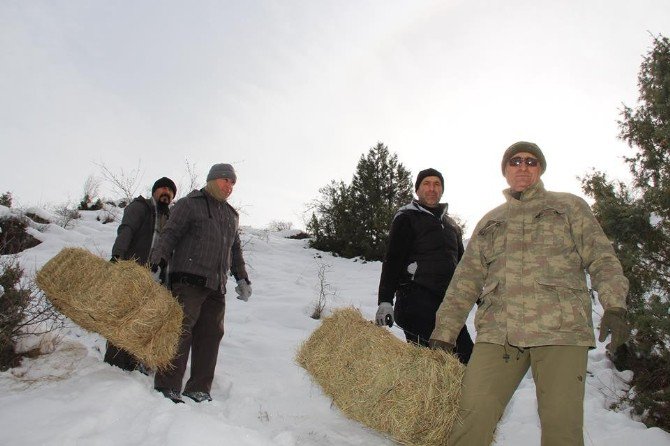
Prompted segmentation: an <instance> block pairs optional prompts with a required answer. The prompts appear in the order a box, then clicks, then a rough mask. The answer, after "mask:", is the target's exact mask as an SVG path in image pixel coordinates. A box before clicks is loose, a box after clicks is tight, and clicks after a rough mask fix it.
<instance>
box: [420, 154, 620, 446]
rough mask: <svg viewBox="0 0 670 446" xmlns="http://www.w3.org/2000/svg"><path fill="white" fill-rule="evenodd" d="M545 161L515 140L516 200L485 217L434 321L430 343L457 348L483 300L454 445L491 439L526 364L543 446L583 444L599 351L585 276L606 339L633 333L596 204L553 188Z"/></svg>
mask: <svg viewBox="0 0 670 446" xmlns="http://www.w3.org/2000/svg"><path fill="white" fill-rule="evenodd" d="M545 169H546V160H545V157H544V155H543V154H542V151H541V150H540V148H539V147H538V146H537V145H535V144H533V143H528V142H518V143H515V144H513V145H512V146H510V147H509V148H508V149H507V151H506V152H505V154H504V155H503V160H502V171H503V175H504V176H505V178H506V180H507V183H508V184H509V186H510V188H509V189H507V190H505V191H504V194H505V198H506V200H507V201H506V203H504V204H503V205H501V206H498V207H497V208H495V209H493V210H492V211H490V212H489V213H488V214H486V215H485V216H484V217H483V218H482V219H481V220H480V222H479V223H478V224H477V226H476V228H475V230H474V232H473V236H472V238H471V239H470V242H469V243H468V246H467V248H466V251H465V254H464V256H463V259H462V260H461V262H460V263H459V265H458V267H457V269H456V272H455V274H454V277H453V279H452V281H451V284H450V286H449V288H448V290H447V292H446V295H445V298H444V303H443V304H442V305H441V306H440V308H439V310H438V313H437V316H436V326H435V329H434V331H433V333H432V335H431V341H430V344H431V346H432V347H434V348H437V347H439V348H447V349H451V348H452V346H453V344H454V342H455V339H456V336H457V335H458V333H459V331H460V329H461V327H462V326H463V322H464V321H465V319H466V317H467V315H468V313H469V312H470V309H471V308H472V306H473V305H474V304H475V303H477V304H478V309H477V313H476V315H475V328H476V330H477V336H476V342H475V346H474V350H473V353H472V357H471V359H470V363H469V365H468V367H467V369H466V372H465V376H464V378H463V387H462V392H461V401H460V408H459V415H460V421H459V422H457V423H455V424H454V428H453V430H452V433H451V436H450V441H449V444H450V445H468V446H473V445H489V444H490V443H491V441H492V439H493V432H494V431H495V427H496V425H497V423H498V421H499V419H500V417H501V416H502V414H503V412H504V410H505V407H506V406H507V403H508V402H509V400H510V399H511V397H512V395H513V394H514V391H515V389H516V388H517V386H518V385H519V383H520V382H521V379H522V378H523V377H524V375H525V374H526V372H527V371H528V369H529V368H530V369H531V370H532V373H533V379H534V381H535V385H536V388H537V400H538V412H539V415H540V422H541V427H542V445H543V446H549V445H582V444H583V432H582V428H583V400H584V382H585V378H586V363H587V353H588V349H589V348H593V347H595V338H594V335H593V322H592V320H591V313H592V309H591V298H590V295H589V292H588V289H587V283H586V275H585V271H586V272H588V274H589V275H590V278H591V284H592V286H593V289H594V290H596V291H597V292H598V298H599V300H600V302H601V304H602V306H603V308H604V309H605V313H604V315H603V318H602V320H601V327H600V340H601V341H604V340H605V338H606V336H607V335H608V334H609V333H610V332H611V334H612V339H611V343H610V344H609V345H608V349H610V350H611V351H614V350H615V349H616V348H617V347H618V346H619V345H621V344H622V343H623V342H625V341H626V339H627V337H628V326H627V324H626V321H625V313H626V310H625V308H626V295H627V293H628V280H627V279H626V277H624V275H623V271H622V268H621V264H620V263H619V260H618V259H617V258H616V256H615V254H614V250H613V248H612V246H611V243H610V241H609V240H608V239H607V237H606V236H605V234H604V232H603V230H602V228H601V227H600V225H599V224H598V222H597V221H596V219H595V217H594V216H593V214H592V212H591V210H590V208H589V206H588V204H587V203H586V202H585V201H584V200H583V199H581V198H579V197H577V196H575V195H572V194H569V193H558V192H549V191H546V190H545V189H544V185H543V183H542V181H540V176H541V175H542V174H543V173H544V171H545Z"/></svg>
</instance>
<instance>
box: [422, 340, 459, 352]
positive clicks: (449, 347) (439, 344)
mask: <svg viewBox="0 0 670 446" xmlns="http://www.w3.org/2000/svg"><path fill="white" fill-rule="evenodd" d="M428 346H429V347H430V348H432V349H433V350H444V351H445V352H447V353H454V349H455V348H456V347H454V344H450V343H448V342H444V341H440V340H439V339H430V340H429V341H428Z"/></svg>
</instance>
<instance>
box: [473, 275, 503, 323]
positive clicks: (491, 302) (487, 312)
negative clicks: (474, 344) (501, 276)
mask: <svg viewBox="0 0 670 446" xmlns="http://www.w3.org/2000/svg"><path fill="white" fill-rule="evenodd" d="M497 289H498V281H497V280H496V281H494V282H491V283H489V284H488V285H485V286H484V288H482V292H481V294H480V295H479V299H477V302H478V304H479V307H478V308H477V312H476V313H475V328H476V329H477V331H478V332H479V331H480V328H481V326H482V325H483V324H487V323H490V322H495V314H496V313H497V312H499V311H500V302H499V299H497V298H496V297H497V296H496V294H497V293H496V290H497Z"/></svg>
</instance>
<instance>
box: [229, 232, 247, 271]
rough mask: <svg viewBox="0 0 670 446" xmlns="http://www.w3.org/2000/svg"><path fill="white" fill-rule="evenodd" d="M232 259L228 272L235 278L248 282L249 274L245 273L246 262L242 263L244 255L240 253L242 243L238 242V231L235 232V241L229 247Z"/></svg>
mask: <svg viewBox="0 0 670 446" xmlns="http://www.w3.org/2000/svg"><path fill="white" fill-rule="evenodd" d="M231 256H232V261H231V263H230V272H231V273H232V275H233V276H234V277H235V280H240V279H246V280H247V281H248V282H249V283H251V281H250V280H249V274H248V273H247V268H246V264H245V263H244V256H243V255H242V243H241V242H240V233H239V232H237V233H235V241H234V242H233V247H232V248H231Z"/></svg>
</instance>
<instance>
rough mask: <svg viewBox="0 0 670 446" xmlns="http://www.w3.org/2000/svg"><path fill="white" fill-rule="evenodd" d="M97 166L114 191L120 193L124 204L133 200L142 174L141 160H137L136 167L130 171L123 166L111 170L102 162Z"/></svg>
mask: <svg viewBox="0 0 670 446" xmlns="http://www.w3.org/2000/svg"><path fill="white" fill-rule="evenodd" d="M98 166H99V167H100V170H101V172H102V176H103V177H104V179H105V180H107V181H108V182H109V183H110V184H111V185H112V188H113V189H114V190H115V191H116V192H118V193H120V194H121V196H122V199H123V201H124V202H125V203H126V204H128V203H130V202H131V201H133V197H135V193H136V192H137V188H138V187H139V184H140V181H141V180H142V176H143V172H142V170H141V162H140V161H138V162H137V168H135V169H133V170H131V171H130V172H127V171H125V170H124V169H123V168H121V169H119V171H118V172H113V171H112V170H111V169H110V168H109V167H107V166H106V165H105V164H104V163H100V164H98Z"/></svg>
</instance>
